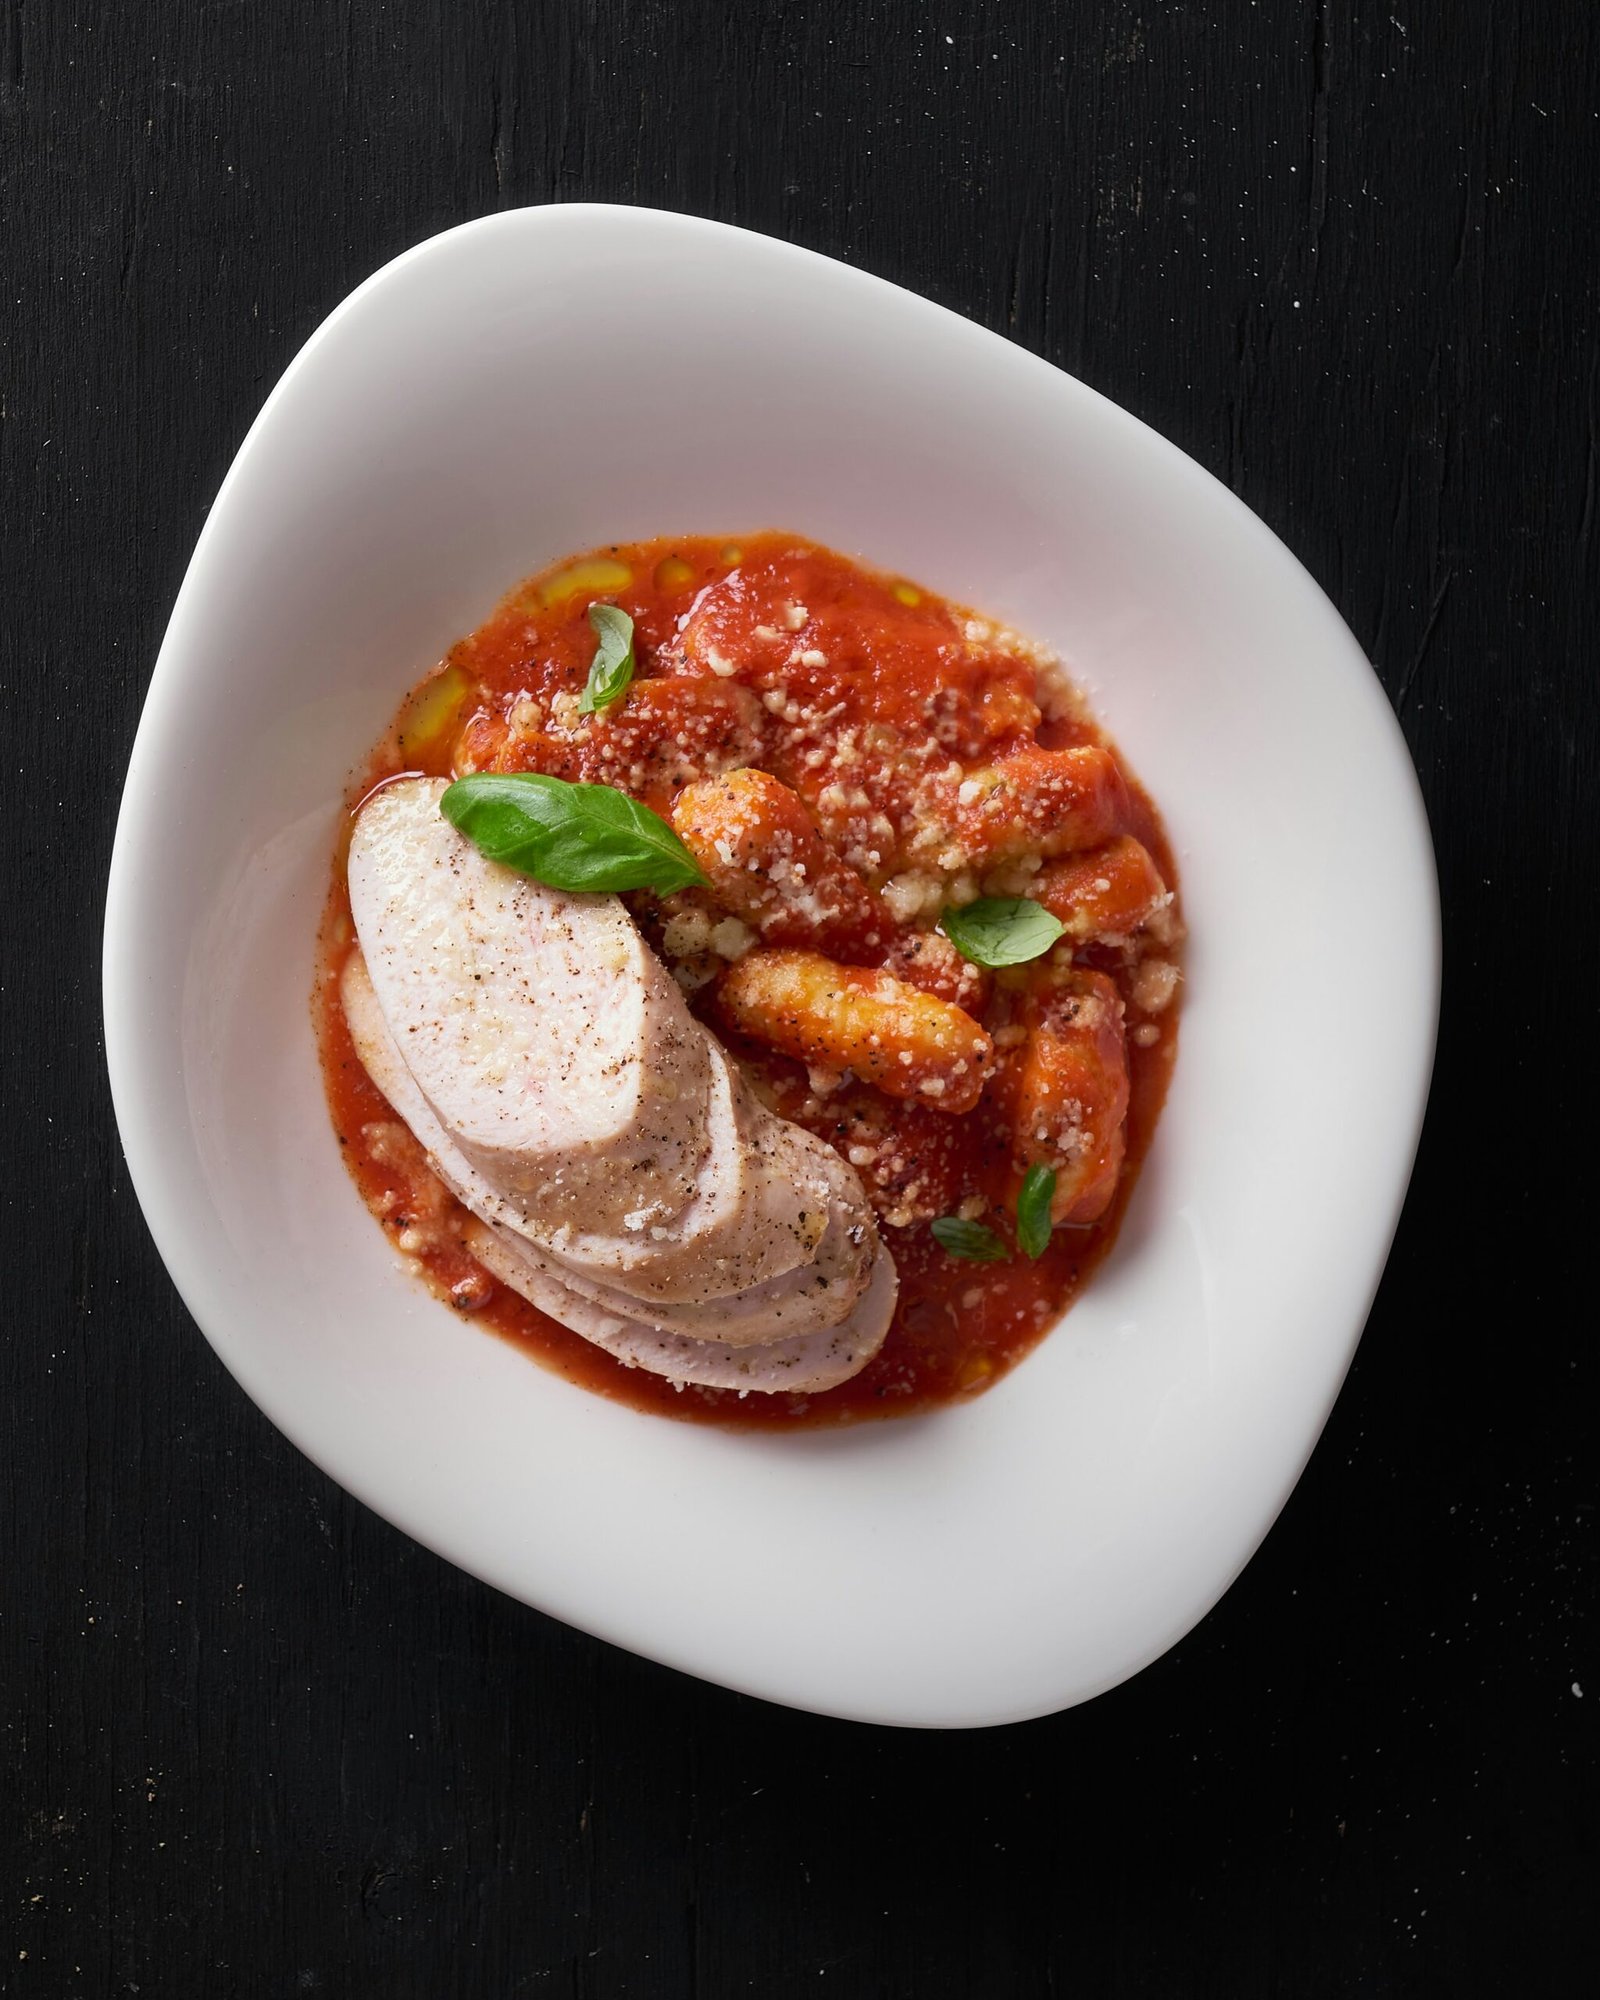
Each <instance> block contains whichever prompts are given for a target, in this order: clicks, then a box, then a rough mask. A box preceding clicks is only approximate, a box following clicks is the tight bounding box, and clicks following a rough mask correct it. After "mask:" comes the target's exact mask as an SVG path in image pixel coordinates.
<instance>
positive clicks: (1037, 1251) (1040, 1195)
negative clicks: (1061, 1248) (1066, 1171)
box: [1017, 1167, 1056, 1257]
mask: <svg viewBox="0 0 1600 2000" xmlns="http://www.w3.org/2000/svg"><path fill="white" fill-rule="evenodd" d="M1055 1198H1056V1172H1055V1168H1054V1167H1029V1169H1028V1171H1027V1173H1026V1175H1025V1176H1024V1177H1023V1182H1022V1189H1021V1192H1020V1193H1019V1194H1018V1196H1017V1248H1018V1249H1019V1250H1020V1251H1021V1252H1022V1254H1023V1256H1025V1257H1042V1256H1043V1255H1044V1253H1045V1250H1046V1248H1047V1247H1048V1245H1049V1242H1050V1231H1051V1228H1052V1226H1053V1225H1052V1223H1051V1220H1050V1204H1051V1203H1052V1202H1053V1201H1054V1200H1055Z"/></svg>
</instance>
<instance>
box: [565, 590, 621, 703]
mask: <svg viewBox="0 0 1600 2000" xmlns="http://www.w3.org/2000/svg"><path fill="white" fill-rule="evenodd" d="M589 623H590V624H591V625H592V626H593V627H594V631H595V637H596V638H597V639H598V640H599V641H600V644H599V645H598V646H597V647H596V648H595V655H594V658H593V659H592V660H591V661H590V663H589V679H588V681H587V683H586V684H585V687H584V690H583V693H582V694H581V695H580V696H579V697H578V713H579V714H580V715H593V714H594V712H595V711H596V709H601V708H609V707H610V706H611V704H612V703H613V702H614V701H621V699H622V697H623V696H624V695H625V694H626V693H627V692H628V683H629V681H631V680H632V679H633V620H632V619H631V618H630V617H629V616H628V614H627V612H626V611H619V610H618V608H617V607H616V605H614V604H591V605H590V606H589Z"/></svg>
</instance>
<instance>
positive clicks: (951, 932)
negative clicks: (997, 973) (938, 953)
mask: <svg viewBox="0 0 1600 2000" xmlns="http://www.w3.org/2000/svg"><path fill="white" fill-rule="evenodd" d="M939 928H940V930H942V931H943V932H944V934H945V936H946V937H947V938H948V939H949V940H950V942H951V943H952V944H953V945H954V946H955V948H956V950H957V951H959V952H960V954H961V956H962V957H963V958H970V959H971V960H972V962H973V964H974V965H991V966H993V965H1025V964H1026V963H1027V961H1028V960H1029V959H1030V958H1039V957H1042V955H1043V954H1044V953H1045V952H1047V951H1048V950H1049V949H1050V947H1051V945H1053V944H1054V943H1055V941H1056V939H1057V938H1058V937H1060V935H1061V933H1062V932H1063V931H1064V930H1065V929H1066V925H1065V924H1063V923H1060V922H1058V921H1057V919H1056V918H1055V917H1053V916H1051V914H1050V912H1049V911H1048V910H1047V909H1046V908H1045V907H1044V905H1043V904H1042V903H1034V902H1030V901H1029V900H1028V898H1027V897H1026V896H1019V897H1015V898H1013V897H1009V896H982V897H980V898H979V899H978V901H977V902H976V903H966V904H964V905H963V906H962V907H961V908H960V909H956V908H955V907H954V906H952V907H951V908H949V909H947V910H946V911H945V913H944V915H943V916H942V917H941V918H940V919H939Z"/></svg>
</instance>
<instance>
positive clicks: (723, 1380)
mask: <svg viewBox="0 0 1600 2000" xmlns="http://www.w3.org/2000/svg"><path fill="white" fill-rule="evenodd" d="M465 1241H466V1245H467V1248H468V1249H469V1250H470V1251H471V1252H472V1254H473V1256H474V1257H476V1258H477V1260H478V1262H479V1263H480V1264H481V1265H482V1266H483V1267H484V1269H485V1270H486V1271H489V1272H491V1273H492V1274H493V1275H494V1276H495V1277H497V1278H498V1279H499V1280H500V1282H501V1283H502V1284H503V1285H506V1286H508V1287H509V1288H510V1289H511V1290H512V1291H514V1292H518V1293H520V1294H521V1295H522V1297H523V1298H525V1299H527V1300H528V1302H529V1303H530V1304H531V1305H535V1306H537V1307H538V1309H539V1310H540V1312H542V1313H546V1314H548V1315H549V1317H550V1318H551V1319H554V1320H559V1321H560V1323H561V1324H562V1325H563V1326H566V1327H570V1328H571V1329H572V1331H573V1332H574V1333H578V1334H582V1336H583V1338H584V1339H585V1340H590V1341H593V1342H594V1344H595V1345H596V1346H597V1347H603V1348H605V1350H606V1351H607V1353H608V1354H612V1355H614V1356H615V1357H616V1359H617V1360H618V1361H620V1362H622V1363H623V1364H624V1366H626V1367H629V1368H647V1369H649V1370H650V1372H651V1373H652V1374H655V1375H664V1376H665V1377H666V1378H667V1380H668V1381H669V1382H692V1383H696V1384H698V1385H699V1386H700V1387H702V1388H707V1389H745V1390H760V1391H764V1392H768V1393H771V1392H773V1391H779V1390H787V1391H788V1392H789V1393H790V1394H801V1393H807V1394H809V1393H813V1392H815V1391H817V1390H820V1389H832V1388H834V1387H836V1386H837V1384H839V1383H840V1382H848V1381H849V1379H850V1377H851V1376H852V1375H858V1374H859V1373H860V1372H861V1370H862V1369H863V1368H864V1367H865V1366H866V1364H867V1363H868V1362H869V1361H870V1360H871V1359H872V1357H873V1355H875V1354H876V1353H877V1351H878V1349H879V1348H880V1347H881V1346H882V1345H883V1341H884V1336H885V1334H887V1333H888V1331H889V1322H890V1320H891V1319H893V1317H894V1305H895V1296H896V1292H897V1290H898V1279H897V1277H896V1273H895V1268H894V1259H893V1258H892V1257H891V1256H890V1255H889V1253H888V1251H887V1250H885V1249H884V1248H883V1246H882V1245H881V1244H880V1245H879V1246H878V1252H877V1255H876V1257H875V1258H874V1260H873V1266H872V1277H871V1280H870V1282H869V1283H868V1285H867V1289H866V1290H865V1292H863V1293H862V1295H861V1297H860V1298H859V1299H858V1300H857V1301H856V1303H855V1305H854V1306H853V1307H852V1308H851V1310H850V1312H849V1313H848V1314H847V1315H846V1317H845V1318H844V1319H843V1320H842V1321H841V1322H840V1323H839V1324H838V1325H837V1326H825V1327H821V1328H819V1329H818V1330H817V1331H816V1332H814V1333H801V1334H783V1335H780V1336H779V1337H777V1338H776V1339H773V1340H768V1341H762V1342H760V1343H758V1344H757V1345H755V1346H746V1347H736V1346H734V1345H733V1344H732V1343H730V1342H727V1341H721V1340H691V1339H689V1338H687V1337H686V1336H685V1335H683V1334H678V1333H671V1332H668V1331H667V1330H666V1329H665V1328H663V1327H657V1326H648V1325H644V1324H642V1323H641V1322H639V1321H638V1320H630V1319H626V1318H624V1317H622V1316H621V1315H620V1314H617V1313H613V1312H608V1311H607V1310H606V1309H605V1308H604V1307H603V1306H599V1305H595V1304H593V1303H591V1302H590V1301H589V1300H587V1299H580V1298H579V1297H577V1295H576V1294H575V1293H573V1292H570V1291H567V1290H566V1289H565V1288H564V1287H563V1286H561V1285H558V1284H557V1283H555V1282H554V1280H553V1279H551V1278H549V1277H548V1276H546V1274H545V1273H544V1271H542V1270H541V1269H540V1268H539V1266H538V1265H537V1264H535V1263H533V1262H532V1261H531V1260H530V1258H529V1256H528V1254H527V1245H526V1243H525V1242H524V1241H523V1239H522V1238H521V1237H519V1236H513V1235H512V1234H511V1233H510V1231H509V1230H503V1229H495V1228H493V1227H491V1226H490V1224H488V1223H486V1222H473V1223H471V1224H469V1226H468V1228H467V1231H466V1237H465Z"/></svg>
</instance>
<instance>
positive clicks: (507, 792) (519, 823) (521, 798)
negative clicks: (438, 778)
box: [439, 771, 706, 895]
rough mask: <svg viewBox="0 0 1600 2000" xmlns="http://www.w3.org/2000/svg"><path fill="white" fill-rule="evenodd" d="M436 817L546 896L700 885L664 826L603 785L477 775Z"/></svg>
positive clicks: (447, 798)
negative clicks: (549, 892)
mask: <svg viewBox="0 0 1600 2000" xmlns="http://www.w3.org/2000/svg"><path fill="white" fill-rule="evenodd" d="M439 810H440V811H441V812H442V813H443V814H444V816H445V818H446V819H447V820H449V822H450V824H451V825H452V826H454V827H458V828H459V829H460V830H461V832H462V833H464V834H465V835H466V836H467V838H468V839H469V840H470V841H472V842H473V844H474V845H475V846H477V847H479V848H481V849H482V850H483V852H484V853H485V854H487V855H488V857H489V859H490V860H491V861H500V862H503V863H504V864H505V866H506V867H507V868H514V869H516V871H517V872H518V874H520V875H531V876H532V877H533V879H534V880H535V881H536V882H544V883H547V884H548V885H549V886H550V887H551V888H552V889H593V890H610V891H613V892H615V891H617V890H620V889H654V890H656V891H657V893H658V894H660V895H666V894H668V893H669V892H670V891H671V890H673V889H687V888H690V887H693V886H694V885H696V884H703V883H704V881H705V879H706V878H705V877H704V875H702V874H701V872H700V870H699V869H698V868H697V867H696V866H695V863H694V857H693V856H692V855H691V854H690V852H689V850H688V848H686V847H685V846H684V844H683V842H682V841H681V840H680V839H679V838H678V836H677V835H676V834H675V833H674V832H673V830H672V828H671V827H670V826H668V825H667V823H666V821H665V820H662V819H658V818H657V816H656V815H655V814H654V813H653V812H651V810H650V808H649V807H648V806H642V805H640V804H639V802H638V800H637V799H632V798H629V796H628V794H627V793H626V792H619V791H617V790H616V789H615V787H614V786H611V785H574V784H569V783H568V782H567V781H566V780H565V779H564V778H550V777H546V776H545V774H544V773H543V772H542V771H517V772H506V773H500V772H493V771H483V772H479V773H478V774H477V776H475V777H471V778H459V779H458V780H457V781H456V783H455V784H453V785H449V786H447V787H446V788H445V791H444V793H443V795H442V796H441V798H440V800H439Z"/></svg>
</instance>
